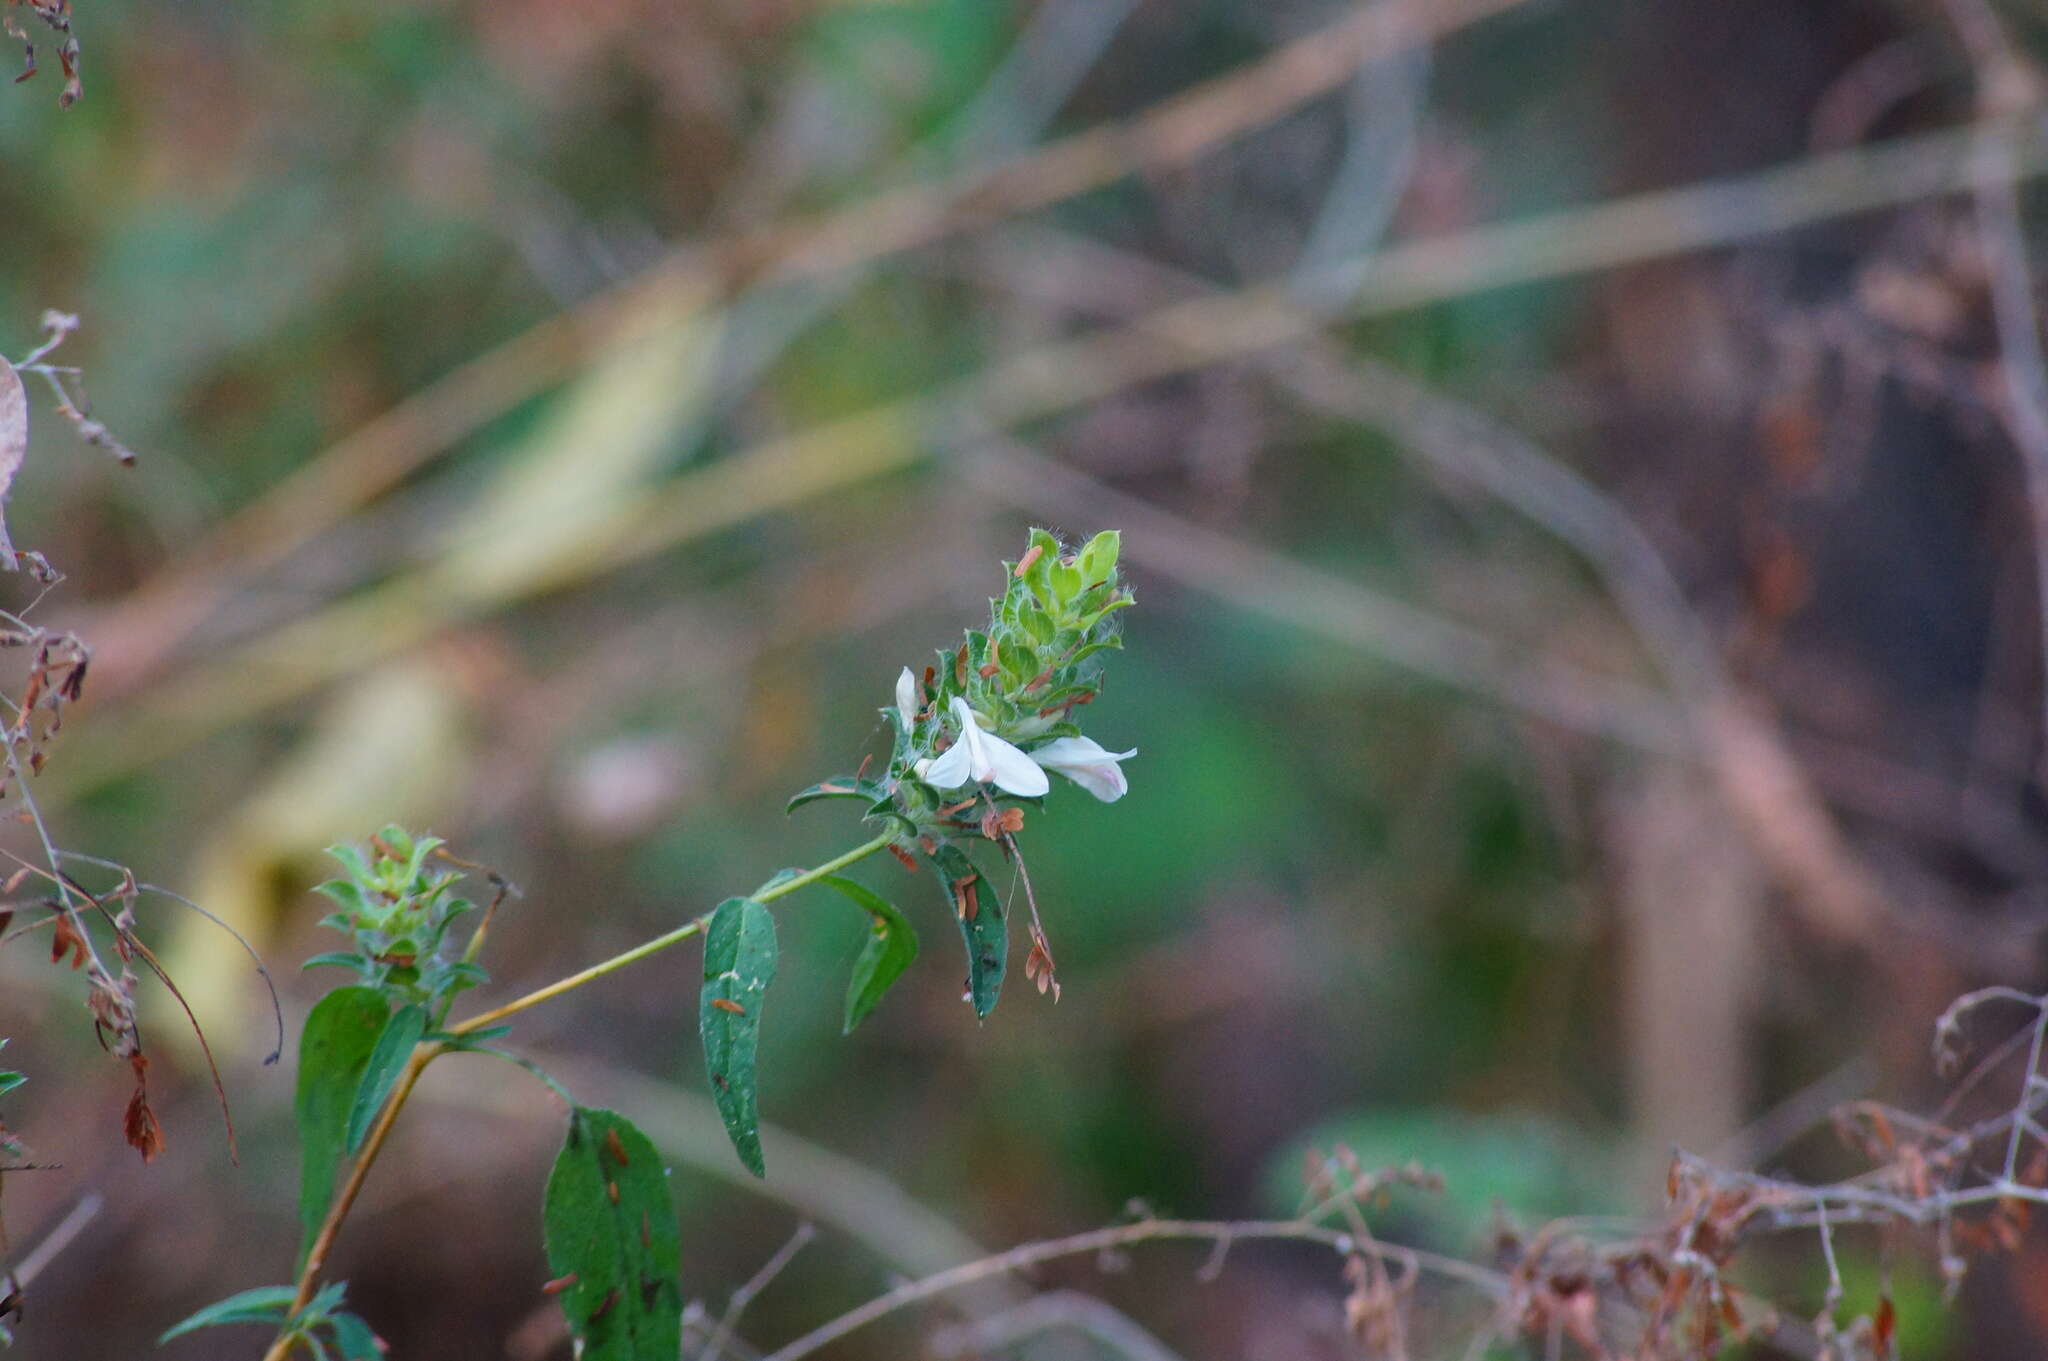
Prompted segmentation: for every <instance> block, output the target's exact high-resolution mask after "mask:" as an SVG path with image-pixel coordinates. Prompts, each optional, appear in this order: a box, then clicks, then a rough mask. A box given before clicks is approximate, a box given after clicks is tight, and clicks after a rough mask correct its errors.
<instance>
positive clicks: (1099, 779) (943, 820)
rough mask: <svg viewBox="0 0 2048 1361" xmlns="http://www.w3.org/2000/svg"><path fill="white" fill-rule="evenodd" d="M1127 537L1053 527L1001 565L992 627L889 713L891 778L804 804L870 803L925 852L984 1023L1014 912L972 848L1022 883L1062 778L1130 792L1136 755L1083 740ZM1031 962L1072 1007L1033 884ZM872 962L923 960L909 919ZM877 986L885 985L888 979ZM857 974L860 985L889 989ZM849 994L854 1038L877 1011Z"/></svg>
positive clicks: (886, 931)
mask: <svg viewBox="0 0 2048 1361" xmlns="http://www.w3.org/2000/svg"><path fill="white" fill-rule="evenodd" d="M1120 546H1121V541H1120V539H1119V537H1118V535H1117V533H1116V532H1115V531H1114V530H1108V531H1105V532H1103V533H1101V534H1097V535H1096V536H1095V537H1094V538H1092V539H1090V540H1089V541H1088V542H1087V543H1086V544H1085V545H1082V546H1081V547H1079V548H1071V547H1068V546H1066V545H1063V544H1062V543H1061V542H1060V541H1059V540H1058V539H1057V538H1055V537H1054V536H1053V535H1052V534H1050V533H1048V532H1046V531H1045V530H1042V529H1034V530H1032V531H1031V539H1030V542H1029V543H1028V544H1026V545H1025V549H1024V553H1023V555H1022V556H1021V557H1019V558H1018V559H1017V560H1016V561H1015V562H1008V563H1005V564H1003V565H1004V567H1005V568H1006V569H1007V571H1006V583H1005V586H1004V590H1003V594H1002V597H1001V598H1000V599H997V600H992V601H990V602H989V623H988V627H987V628H986V629H974V630H970V631H969V632H968V634H967V636H966V638H965V639H964V640H962V641H961V642H960V643H959V644H958V645H957V646H955V647H952V648H949V649H945V650H943V651H941V652H940V653H939V654H938V659H937V660H936V661H935V662H934V663H933V664H932V665H930V666H927V667H925V668H924V671H923V673H922V674H921V675H920V674H919V673H917V672H914V671H912V670H911V669H910V668H909V667H905V668H903V673H902V674H901V675H900V676H899V677H897V680H896V703H895V704H894V705H892V706H890V707H889V708H887V709H884V710H883V711H882V712H883V714H884V716H885V717H887V719H888V720H889V723H890V724H891V726H892V727H893V729H894V731H895V741H894V742H893V743H892V745H891V748H890V753H889V762H888V765H887V767H886V768H885V769H884V770H883V771H882V772H881V774H879V775H876V776H870V775H868V774H867V773H866V770H865V767H864V768H863V769H862V771H861V772H859V773H856V774H853V775H842V776H839V777H838V778H836V779H831V780H826V781H824V782H823V783H820V784H815V785H812V786H811V787H810V788H809V789H806V790H804V791H803V792H802V793H800V794H798V795H797V796H796V797H795V798H794V799H792V800H790V804H789V806H790V807H791V808H792V809H794V808H798V807H801V806H802V805H804V804H806V803H810V802H813V801H814V800H818V799H858V800H860V801H861V802H863V803H864V804H865V805H866V806H867V816H868V818H869V819H870V820H872V821H880V822H883V823H885V824H886V825H887V826H888V827H889V828H890V830H891V833H892V840H891V843H890V848H891V849H892V850H893V851H895V853H896V854H897V856H898V857H899V858H900V859H902V860H903V861H904V863H905V864H909V865H913V866H914V865H915V864H916V863H917V857H918V856H919V855H922V856H923V857H924V859H925V862H926V863H928V864H929V865H930V866H931V868H932V870H933V872H934V873H935V874H936V875H937V876H938V879H939V882H940V885H941V886H942V887H943V888H944V890H945V893H946V900H947V903H948V905H949V906H950V907H951V908H952V911H953V916H954V919H955V920H956V922H957V923H958V924H959V927H960V935H961V940H962V943H963V945H964V946H965V947H966V951H967V999H968V1001H970V1002H971V1003H972V1004H973V1006H974V1010H975V1014H976V1015H978V1016H984V1017H985V1016H987V1015H988V1014H989V1012H990V1011H991V1010H993V1009H994V1007H995V1004H996V998H997V996H998V995H999V994H1000V992H1001V990H1002V985H1003V978H1004V975H1005V973H1006V972H1007V970H1008V967H1009V953H1010V931H1009V915H1010V912H1009V904H1008V903H1007V902H1006V901H1005V900H1004V897H1003V895H1000V894H997V893H994V892H989V891H986V885H985V884H983V882H982V878H981V872H980V870H979V869H978V868H977V867H976V866H975V863H974V861H973V860H972V859H971V858H970V856H969V855H968V853H967V850H966V849H965V847H964V846H963V845H962V844H959V843H970V844H971V843H973V842H975V841H980V842H982V843H988V842H994V843H996V844H997V845H998V846H999V847H1000V848H1001V850H1002V853H1003V855H1004V856H1005V857H1006V858H1009V859H1012V860H1015V861H1016V862H1017V864H1018V866H1019V873H1020V875H1021V873H1022V859H1021V855H1020V853H1019V850H1018V846H1017V839H1016V834H1017V833H1018V832H1020V831H1022V830H1023V827H1024V809H1023V808H1021V807H1017V806H1015V805H1017V804H1030V805H1032V806H1034V807H1035V806H1037V804H1038V802H1039V800H1040V799H1041V798H1042V797H1043V796H1044V795H1045V794H1046V793H1047V792H1048V790H1049V789H1050V787H1051V783H1052V782H1051V779H1050V776H1051V775H1059V776H1062V777H1064V778H1066V779H1069V780H1072V781H1073V782H1074V783H1075V784H1078V785H1080V786H1081V787H1082V788H1083V789H1085V790H1087V791H1088V792H1089V793H1091V794H1093V795H1094V796H1095V797H1096V798H1098V799H1101V800H1102V801H1103V802H1105V803H1110V802H1114V801H1115V800H1117V799H1120V798H1122V797H1123V795H1124V792H1125V789H1126V784H1125V781H1124V775H1123V771H1122V769H1121V763H1122V762H1123V761H1125V760H1128V759H1129V758H1130V757H1133V756H1135V755H1137V752H1136V751H1121V752H1117V751H1109V750H1107V749H1106V748H1104V747H1103V746H1102V745H1101V744H1100V743H1098V742H1096V741H1095V739H1094V738H1092V737H1089V736H1087V735H1086V734H1085V733H1083V732H1082V731H1081V725H1080V724H1079V723H1078V722H1077V721H1076V719H1075V716H1076V713H1077V712H1078V711H1079V710H1080V709H1081V708H1082V707H1083V706H1084V705H1086V704H1088V703H1090V702H1091V701H1092V700H1094V699H1095V697H1096V696H1097V695H1098V694H1100V693H1101V690H1102V662H1103V654H1104V653H1106V652H1108V651H1109V650H1111V649H1113V648H1119V647H1121V646H1122V641H1121V638H1120V635H1119V626H1120V622H1121V619H1120V613H1119V612H1120V611H1122V610H1123V609H1124V607H1125V606H1127V605H1129V604H1130V603H1131V592H1130V588H1129V587H1127V586H1126V585H1124V583H1123V579H1122V577H1121V576H1120V574H1119V573H1118V571H1117V554H1118V550H1119V548H1120ZM1022 882H1023V888H1024V897H1025V900H1026V905H1027V906H1028V907H1030V909H1031V919H1030V940H1031V953H1030V955H1029V957H1028V958H1027V959H1026V961H1025V973H1026V975H1027V976H1028V977H1029V978H1030V979H1031V980H1032V981H1033V982H1034V983H1035V984H1036V985H1037V986H1038V990H1039V991H1040V992H1045V991H1047V990H1048V989H1050V990H1051V991H1052V992H1053V994H1054V996H1055V997H1057V996H1058V990H1059V984H1058V982H1057V980H1056V979H1055V977H1054V973H1053V959H1052V947H1051V945H1050V944H1049V943H1048V942H1047V940H1046V937H1045V932H1044V929H1043V926H1042V924H1041V923H1040V922H1039V920H1038V912H1037V906H1036V904H1035V902H1033V901H1032V899H1031V891H1030V883H1029V880H1028V879H1024V880H1023V881H1022ZM874 929H875V936H874V938H873V940H872V941H871V942H870V953H869V954H864V955H863V956H862V963H863V965H865V964H866V963H867V962H868V960H869V958H870V955H872V956H873V957H875V958H877V959H889V960H896V959H897V958H898V956H902V959H901V961H900V962H899V963H897V964H896V965H895V967H894V969H893V971H891V972H889V973H888V974H887V976H886V978H881V980H880V982H879V985H878V986H877V987H875V988H874V990H875V991H877V992H878V991H879V987H886V986H887V982H888V980H890V979H893V978H894V977H895V976H896V973H897V972H900V971H901V967H902V964H903V963H907V962H908V957H909V956H913V955H915V953H916V941H915V936H914V935H912V934H910V933H909V932H908V930H907V924H905V926H904V927H902V928H899V927H898V926H897V925H896V924H895V923H894V922H892V921H891V920H890V919H888V918H885V917H884V916H882V915H880V914H875V915H874ZM877 977H879V975H878V976H877ZM875 982H876V979H875V978H867V977H864V976H862V975H858V974H857V976H856V978H855V984H854V986H855V989H856V991H860V990H862V989H865V988H868V987H869V986H870V985H872V984H875ZM872 1005H873V998H872V997H869V998H867V999H866V1001H865V1002H864V1003H863V1005H861V1006H859V1007H856V1006H855V1005H854V1004H853V1001H852V999H851V998H849V1004H848V1012H847V1025H848V1027H849V1028H851V1026H852V1025H853V1024H854V1023H855V1022H856V1021H857V1020H858V1019H859V1016H861V1015H864V1014H866V1010H867V1008H868V1007H872Z"/></svg>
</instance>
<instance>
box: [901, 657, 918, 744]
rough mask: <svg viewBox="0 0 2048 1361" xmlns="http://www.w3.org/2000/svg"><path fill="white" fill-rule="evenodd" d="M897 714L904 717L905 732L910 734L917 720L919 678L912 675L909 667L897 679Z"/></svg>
mask: <svg viewBox="0 0 2048 1361" xmlns="http://www.w3.org/2000/svg"><path fill="white" fill-rule="evenodd" d="M896 712H897V713H899V714H901V715H902V716H903V731H905V732H909V731H910V725H911V724H912V723H913V722H914V721H916V719H917V677H915V676H913V675H911V674H910V668H909V667H907V666H906V667H904V668H903V674H902V675H900V676H898V677H897V678H896Z"/></svg>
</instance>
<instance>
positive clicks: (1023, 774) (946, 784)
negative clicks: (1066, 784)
mask: <svg viewBox="0 0 2048 1361" xmlns="http://www.w3.org/2000/svg"><path fill="white" fill-rule="evenodd" d="M906 674H908V673H906ZM952 711H953V719H954V721H955V722H956V723H958V724H959V725H960V736H959V737H958V738H957V739H956V740H955V741H954V743H953V745H952V746H950V747H948V748H946V751H945V754H944V755H942V756H940V757H939V758H938V759H937V760H926V761H919V762H918V763H917V778H918V779H920V780H923V781H924V782H925V783H926V784H928V785H930V786H932V787H933V788H934V789H958V788H959V787H960V786H961V785H964V784H967V783H968V782H970V781H981V782H984V783H993V784H994V785H995V786H996V787H997V788H998V789H1004V790H1007V791H1009V792H1010V793H1012V794H1024V795H1028V796H1033V797H1035V796H1037V795H1039V794H1043V793H1045V791H1046V790H1048V789H1050V788H1051V787H1052V782H1051V781H1050V780H1048V779H1046V778H1045V772H1044V771H1043V770H1040V769H1039V768H1038V763H1037V762H1035V761H1033V760H1032V759H1031V758H1030V757H1029V756H1026V755H1025V754H1024V753H1023V752H1021V751H1019V750H1017V749H1016V748H1015V747H1013V746H1011V745H1010V744H1009V743H1008V742H1005V741H1004V740H1003V739H1002V738H1000V737H997V736H996V735H995V734H994V733H992V732H988V731H986V730H984V729H983V728H982V726H981V724H980V723H979V722H977V721H976V719H975V717H974V710H972V709H970V708H968V707H967V701H966V700H965V699H962V698H961V697H959V696H958V695H955V696H954V697H953V704H952ZM1054 745H1058V744H1057V743H1055V744H1054ZM1111 769H1112V770H1114V769H1115V767H1114V766H1112V767H1111Z"/></svg>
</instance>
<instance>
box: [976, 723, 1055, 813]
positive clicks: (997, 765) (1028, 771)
mask: <svg viewBox="0 0 2048 1361" xmlns="http://www.w3.org/2000/svg"><path fill="white" fill-rule="evenodd" d="M980 736H981V751H982V757H983V759H984V760H985V761H986V762H987V766H988V773H987V774H986V775H982V776H981V778H982V779H984V780H993V781H994V782H995V784H996V787H997V788H998V789H1007V790H1008V791H1009V792H1010V793H1012V794H1024V795H1027V796H1030V797H1032V798H1036V797H1037V796H1038V795H1040V794H1043V793H1045V792H1046V790H1048V789H1050V788H1052V782H1051V781H1050V780H1048V779H1046V778H1045V772H1044V771H1043V770H1040V769H1039V768H1038V763H1037V762H1036V761H1034V760H1032V759H1031V758H1030V757H1029V756H1026V755H1025V754H1024V753H1023V752H1021V751H1019V750H1017V748H1015V747H1013V746H1011V745H1010V744H1009V743H1008V742H1005V741H1004V740H1003V739H1002V738H1000V737H997V736H996V735H995V734H994V733H992V732H985V733H982V734H981V735H980Z"/></svg>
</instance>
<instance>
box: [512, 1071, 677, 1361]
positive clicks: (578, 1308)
mask: <svg viewBox="0 0 2048 1361" xmlns="http://www.w3.org/2000/svg"><path fill="white" fill-rule="evenodd" d="M542 1219H543V1234H544V1238H545V1242H546V1247H547V1255H548V1269H549V1272H550V1274H551V1275H552V1276H553V1277H554V1278H555V1280H556V1281H558V1282H561V1283H562V1285H561V1292H560V1294H559V1295H558V1296H557V1298H558V1299H559V1301H560V1303H561V1306H562V1314H563V1316H564V1317H565V1318H567V1319H568V1322H569V1331H570V1332H571V1333H572V1334H574V1336H575V1338H576V1341H577V1344H578V1347H577V1355H578V1356H580V1357H582V1358H583V1361H675V1358H676V1357H677V1356H678V1355H679V1354H680V1353H681V1351H682V1307H683V1301H682V1289H681V1286H680V1285H679V1284H678V1283H677V1279H676V1278H677V1274H678V1273H679V1271H680V1270H681V1265H682V1243H681V1236H680V1234H679V1233H678V1231H677V1228H676V1216H675V1208H674V1206H673V1204H672V1203H671V1202H670V1200H669V1193H668V1174H667V1172H666V1171H665V1170H664V1169H663V1167H662V1165H661V1158H660V1155H659V1154H657V1153H656V1152H655V1149H654V1145H653V1144H652V1143H650V1142H649V1141H648V1138H647V1136H646V1135H644V1134H642V1133H641V1132H640V1131H639V1130H638V1129H636V1128H634V1126H633V1124H632V1122H631V1121H629V1120H627V1119H626V1118H625V1117H624V1116H621V1115H617V1114H615V1113H613V1112H611V1111H605V1110H592V1109H589V1108H587V1107H583V1106H578V1107H575V1108H574V1109H573V1110H572V1111H571V1112H570V1115H569V1134H568V1137H567V1138H566V1139H565V1140H564V1141H563V1144H562V1151H561V1153H560V1154H559V1155H557V1156H556V1158H555V1166H554V1170H553V1171H552V1172H550V1173H549V1174H548V1186H547V1196H546V1200H545V1202H544V1205H543V1208H542Z"/></svg>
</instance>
